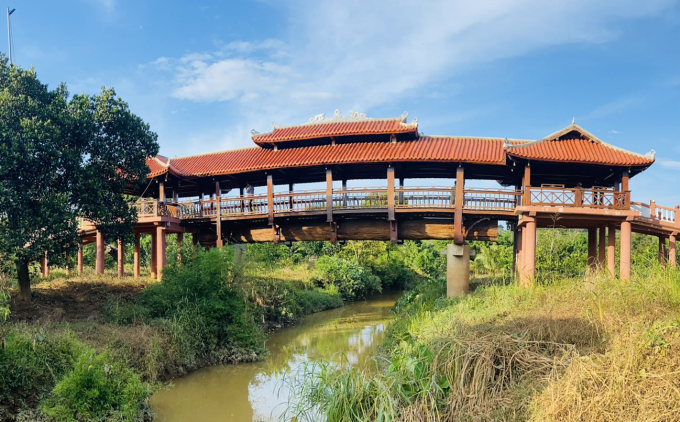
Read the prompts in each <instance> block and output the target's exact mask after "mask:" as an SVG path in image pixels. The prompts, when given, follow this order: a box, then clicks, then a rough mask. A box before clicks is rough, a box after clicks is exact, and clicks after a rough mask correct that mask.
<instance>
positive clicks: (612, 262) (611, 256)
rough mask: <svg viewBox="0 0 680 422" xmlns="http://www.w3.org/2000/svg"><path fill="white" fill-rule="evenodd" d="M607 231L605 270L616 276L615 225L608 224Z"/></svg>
mask: <svg viewBox="0 0 680 422" xmlns="http://www.w3.org/2000/svg"><path fill="white" fill-rule="evenodd" d="M608 230H609V232H608V233H607V270H609V275H610V276H612V277H614V276H616V227H614V226H609V229H608Z"/></svg>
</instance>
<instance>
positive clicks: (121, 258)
mask: <svg viewBox="0 0 680 422" xmlns="http://www.w3.org/2000/svg"><path fill="white" fill-rule="evenodd" d="M124 276H125V244H124V243H123V241H122V240H120V239H118V277H124Z"/></svg>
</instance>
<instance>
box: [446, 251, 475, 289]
mask: <svg viewBox="0 0 680 422" xmlns="http://www.w3.org/2000/svg"><path fill="white" fill-rule="evenodd" d="M468 290H470V245H467V244H462V245H456V244H454V243H449V244H448V245H446V296H447V297H457V296H463V295H464V294H465V293H467V292H468Z"/></svg>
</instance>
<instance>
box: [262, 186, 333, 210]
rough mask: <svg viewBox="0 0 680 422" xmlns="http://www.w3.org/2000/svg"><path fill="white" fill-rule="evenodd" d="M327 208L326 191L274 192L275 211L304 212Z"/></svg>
mask: <svg viewBox="0 0 680 422" xmlns="http://www.w3.org/2000/svg"><path fill="white" fill-rule="evenodd" d="M325 209H326V191H325V190H324V191H322V190H316V191H302V192H287V193H276V194H274V212H275V213H277V212H304V211H319V210H325Z"/></svg>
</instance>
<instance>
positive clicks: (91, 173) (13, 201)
mask: <svg viewBox="0 0 680 422" xmlns="http://www.w3.org/2000/svg"><path fill="white" fill-rule="evenodd" d="M157 152H158V143H157V135H156V134H155V133H153V132H152V131H151V130H150V128H149V125H148V124H146V123H144V122H143V121H142V119H141V118H139V117H138V116H136V115H134V114H132V113H131V112H130V110H129V108H128V105H127V104H126V103H125V102H124V101H122V100H121V99H120V98H119V97H117V96H116V93H115V91H114V90H113V89H105V88H102V92H101V94H100V95H94V96H90V95H85V94H79V95H74V96H73V97H70V96H69V93H68V91H67V89H66V85H64V84H61V85H59V86H58V87H57V88H56V89H54V90H50V89H48V87H47V85H45V84H42V83H41V82H40V81H39V80H38V77H37V74H36V72H35V71H34V70H33V68H31V69H29V70H23V69H21V68H20V67H18V66H15V65H11V66H9V65H8V64H7V59H6V58H5V57H4V56H2V55H0V257H2V259H4V260H10V261H13V262H14V263H15V265H16V268H17V274H18V278H19V286H20V291H21V297H22V298H24V299H29V298H30V278H29V273H28V263H29V262H30V260H31V259H35V258H38V257H40V256H42V255H43V254H44V253H45V252H46V251H47V253H48V254H49V253H53V254H54V253H64V252H66V251H68V250H71V249H73V248H75V247H76V245H77V243H78V242H79V232H78V222H77V218H78V217H82V218H85V219H88V220H90V221H91V222H92V223H93V224H94V225H95V226H96V227H97V228H98V229H99V230H101V231H102V232H103V233H104V235H105V237H106V238H107V239H109V240H113V239H116V238H125V237H127V236H129V235H130V233H131V228H132V226H133V225H134V223H135V221H136V218H137V217H136V211H135V208H134V201H135V199H134V198H131V197H128V196H126V195H125V194H124V192H125V189H126V187H128V186H136V185H141V184H144V183H146V175H147V173H148V171H149V169H148V167H147V166H146V158H147V157H149V156H153V155H155V154H156V153H157Z"/></svg>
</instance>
